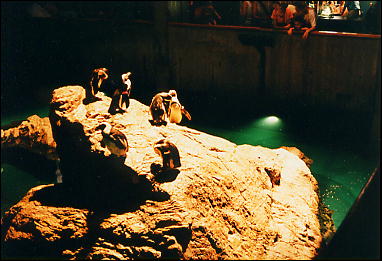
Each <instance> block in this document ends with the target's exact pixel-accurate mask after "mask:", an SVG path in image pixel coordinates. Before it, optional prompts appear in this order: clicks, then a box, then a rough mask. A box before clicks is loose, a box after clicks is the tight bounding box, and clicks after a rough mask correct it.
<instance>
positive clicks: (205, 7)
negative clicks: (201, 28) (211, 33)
mask: <svg viewBox="0 0 382 261" xmlns="http://www.w3.org/2000/svg"><path fill="white" fill-rule="evenodd" d="M200 2H202V4H201V5H200V6H198V7H196V8H195V11H194V19H195V22H196V23H198V24H209V25H216V24H217V20H220V19H221V16H220V15H219V14H218V12H217V11H216V9H215V7H214V6H213V4H212V1H205V2H204V1H200Z"/></svg>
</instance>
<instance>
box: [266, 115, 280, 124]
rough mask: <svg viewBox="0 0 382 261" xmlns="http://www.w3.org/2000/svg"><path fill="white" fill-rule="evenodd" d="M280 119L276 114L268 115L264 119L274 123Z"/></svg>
mask: <svg viewBox="0 0 382 261" xmlns="http://www.w3.org/2000/svg"><path fill="white" fill-rule="evenodd" d="M279 121H280V119H279V118H278V117H276V116H269V117H266V118H265V119H264V122H266V123H268V124H274V123H277V122H279Z"/></svg>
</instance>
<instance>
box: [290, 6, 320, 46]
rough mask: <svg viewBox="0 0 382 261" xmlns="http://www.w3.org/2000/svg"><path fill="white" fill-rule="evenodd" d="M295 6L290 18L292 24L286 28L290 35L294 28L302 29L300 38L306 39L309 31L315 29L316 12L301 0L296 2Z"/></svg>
mask: <svg viewBox="0 0 382 261" xmlns="http://www.w3.org/2000/svg"><path fill="white" fill-rule="evenodd" d="M295 6H296V13H295V14H294V17H293V19H292V24H291V27H290V28H289V30H288V34H289V35H291V34H292V33H293V30H294V29H298V30H302V31H304V33H303V35H302V38H303V39H307V38H308V36H309V33H310V32H311V31H313V30H314V29H316V26H317V24H316V13H315V12H314V10H313V9H312V8H310V7H308V6H307V5H306V3H305V2H303V1H298V2H296V3H295ZM296 25H297V26H296Z"/></svg>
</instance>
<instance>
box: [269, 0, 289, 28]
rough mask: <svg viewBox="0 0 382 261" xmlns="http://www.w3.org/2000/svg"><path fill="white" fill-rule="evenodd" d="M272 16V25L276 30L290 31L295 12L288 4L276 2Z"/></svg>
mask: <svg viewBox="0 0 382 261" xmlns="http://www.w3.org/2000/svg"><path fill="white" fill-rule="evenodd" d="M273 7H274V9H273V12H272V15H271V18H272V25H273V27H274V28H284V29H288V28H289V25H290V23H291V21H292V18H293V11H292V10H291V9H290V8H288V4H287V3H280V1H278V2H275V3H274V5H273Z"/></svg>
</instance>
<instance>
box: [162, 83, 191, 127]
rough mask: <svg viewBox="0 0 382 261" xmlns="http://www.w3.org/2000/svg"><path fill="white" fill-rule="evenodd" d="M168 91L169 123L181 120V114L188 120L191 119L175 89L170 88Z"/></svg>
mask: <svg viewBox="0 0 382 261" xmlns="http://www.w3.org/2000/svg"><path fill="white" fill-rule="evenodd" d="M168 93H169V95H170V96H171V100H170V103H169V107H168V112H167V114H168V119H169V121H170V122H171V123H180V122H181V121H182V115H184V116H186V118H187V119H188V120H191V115H190V113H189V112H188V111H187V110H186V109H185V108H184V107H183V106H182V104H180V102H179V100H178V95H177V93H176V91H175V90H170V91H169V92H168Z"/></svg>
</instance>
